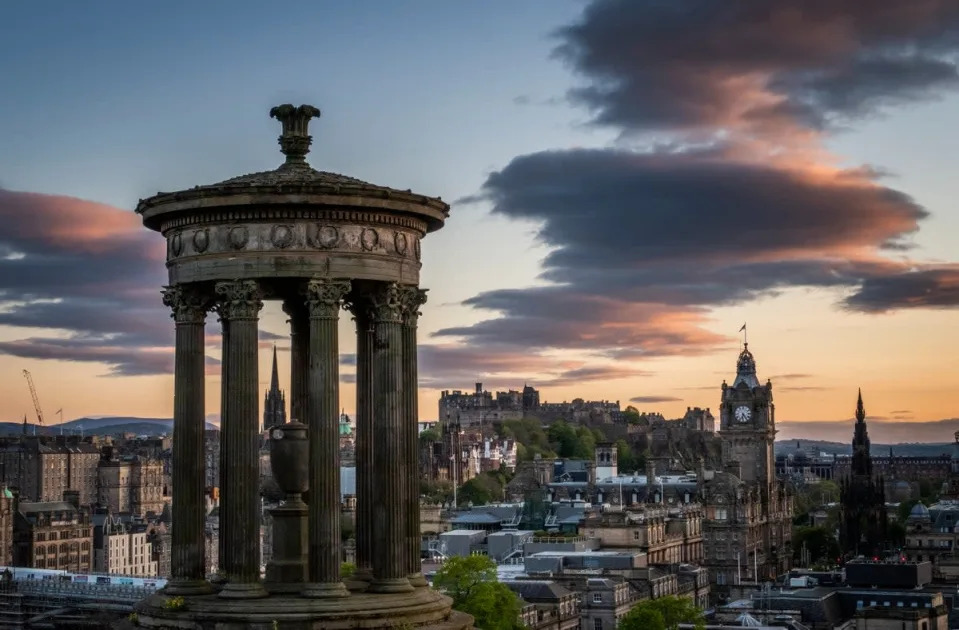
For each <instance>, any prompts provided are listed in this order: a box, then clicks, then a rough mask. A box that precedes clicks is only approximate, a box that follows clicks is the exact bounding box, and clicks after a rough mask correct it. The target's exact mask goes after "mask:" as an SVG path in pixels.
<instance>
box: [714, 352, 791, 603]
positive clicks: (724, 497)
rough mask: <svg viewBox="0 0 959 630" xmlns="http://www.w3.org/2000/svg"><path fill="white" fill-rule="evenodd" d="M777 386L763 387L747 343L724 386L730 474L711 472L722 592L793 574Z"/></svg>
mask: <svg viewBox="0 0 959 630" xmlns="http://www.w3.org/2000/svg"><path fill="white" fill-rule="evenodd" d="M775 436H776V419H775V407H774V405H773V386H772V383H771V382H770V381H768V380H767V381H766V383H765V384H761V383H760V381H759V378H758V377H757V374H756V361H755V359H754V357H753V355H752V353H751V352H750V351H749V347H748V345H744V347H743V350H742V352H741V353H740V354H739V359H738V360H737V362H736V378H735V379H734V381H733V383H732V385H727V384H726V382H725V381H724V382H723V384H722V397H721V400H720V428H719V437H720V439H721V441H722V447H723V461H724V463H725V468H726V470H724V471H721V472H712V473H708V472H703V473H702V475H701V478H700V480H699V481H700V484H701V495H702V499H701V500H702V502H703V505H704V508H705V520H704V524H703V532H704V536H703V538H704V540H705V541H706V545H705V547H706V548H705V563H704V564H705V566H707V567H708V568H709V569H710V579H711V581H712V586H713V591H714V593H716V594H718V595H719V596H722V595H723V594H724V593H725V592H728V589H727V588H726V587H727V586H728V585H731V584H737V583H740V582H746V581H749V582H762V581H767V580H772V579H774V578H775V577H776V576H777V575H780V574H782V573H785V572H786V571H788V570H789V567H790V563H791V559H792V512H793V502H792V496H791V495H790V494H789V493H788V492H787V489H786V487H785V485H784V484H783V483H782V482H781V481H780V480H778V479H777V478H776V467H775V458H774V450H773V443H774V441H775Z"/></svg>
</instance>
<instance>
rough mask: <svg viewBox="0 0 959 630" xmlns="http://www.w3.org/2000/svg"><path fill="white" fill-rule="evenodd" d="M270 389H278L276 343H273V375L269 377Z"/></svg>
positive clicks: (276, 390)
mask: <svg viewBox="0 0 959 630" xmlns="http://www.w3.org/2000/svg"><path fill="white" fill-rule="evenodd" d="M270 391H271V392H278V391H280V372H279V370H277V368H276V344H273V376H271V377H270Z"/></svg>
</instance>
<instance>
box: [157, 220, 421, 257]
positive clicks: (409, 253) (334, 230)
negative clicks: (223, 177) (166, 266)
mask: <svg viewBox="0 0 959 630" xmlns="http://www.w3.org/2000/svg"><path fill="white" fill-rule="evenodd" d="M167 237H168V240H167V242H168V259H169V260H175V259H176V258H179V257H181V256H183V257H187V256H197V255H203V254H218V253H231V252H241V251H250V252H269V251H296V252H301V251H305V252H310V251H313V252H323V251H331V250H335V251H341V252H345V253H349V252H357V253H369V254H376V255H383V256H391V257H397V258H413V259H415V260H416V261H419V259H420V235H419V234H417V233H416V232H414V231H411V230H406V229H402V228H391V227H380V226H376V227H373V226H369V225H356V224H352V225H351V224H341V225H333V224H329V223H313V222H302V223H276V224H270V223H248V224H240V225H237V224H232V225H220V226H211V227H209V228H207V227H204V228H201V229H195V228H186V229H184V230H177V231H175V232H173V233H172V234H168V235H167Z"/></svg>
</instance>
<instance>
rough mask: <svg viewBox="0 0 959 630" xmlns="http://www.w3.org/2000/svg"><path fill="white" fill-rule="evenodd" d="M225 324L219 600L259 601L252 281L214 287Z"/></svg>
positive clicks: (256, 301) (255, 290) (255, 298)
mask: <svg viewBox="0 0 959 630" xmlns="http://www.w3.org/2000/svg"><path fill="white" fill-rule="evenodd" d="M216 294H217V302H218V303H217V309H218V310H219V313H220V318H221V320H222V321H223V322H224V329H225V331H226V334H225V335H224V347H223V355H224V358H225V361H224V365H223V368H224V370H223V375H224V378H223V402H224V414H223V417H222V418H221V426H220V430H221V434H220V452H221V454H222V458H221V462H222V463H223V464H224V467H223V468H221V471H220V474H221V475H223V473H224V472H226V473H227V475H226V479H225V480H224V481H223V483H222V484H221V486H222V491H221V494H220V514H221V515H223V516H225V518H221V519H220V541H221V546H220V549H221V551H222V552H224V553H222V554H221V556H220V567H221V569H222V570H223V572H224V573H225V577H226V580H227V583H226V584H225V585H224V587H223V590H222V591H221V592H220V597H226V598H249V597H264V596H266V594H267V593H266V591H265V590H264V589H263V586H262V585H261V584H260V510H259V448H258V447H259V431H258V429H259V421H258V415H259V414H258V411H259V406H258V403H259V381H258V378H257V374H258V357H257V354H258V349H259V345H258V339H257V320H258V319H259V313H260V309H261V308H262V307H263V302H262V299H261V293H260V288H259V285H258V284H257V282H256V281H255V280H237V281H233V282H218V283H217V284H216Z"/></svg>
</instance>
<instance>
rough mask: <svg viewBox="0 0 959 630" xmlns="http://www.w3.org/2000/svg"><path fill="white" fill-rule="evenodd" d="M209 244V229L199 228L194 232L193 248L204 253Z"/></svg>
mask: <svg viewBox="0 0 959 630" xmlns="http://www.w3.org/2000/svg"><path fill="white" fill-rule="evenodd" d="M209 246H210V231H209V230H208V229H206V228H203V229H202V230H197V231H196V232H194V233H193V249H195V250H196V251H197V252H199V253H201V254H202V253H203V252H205V251H206V248H207V247H209Z"/></svg>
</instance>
